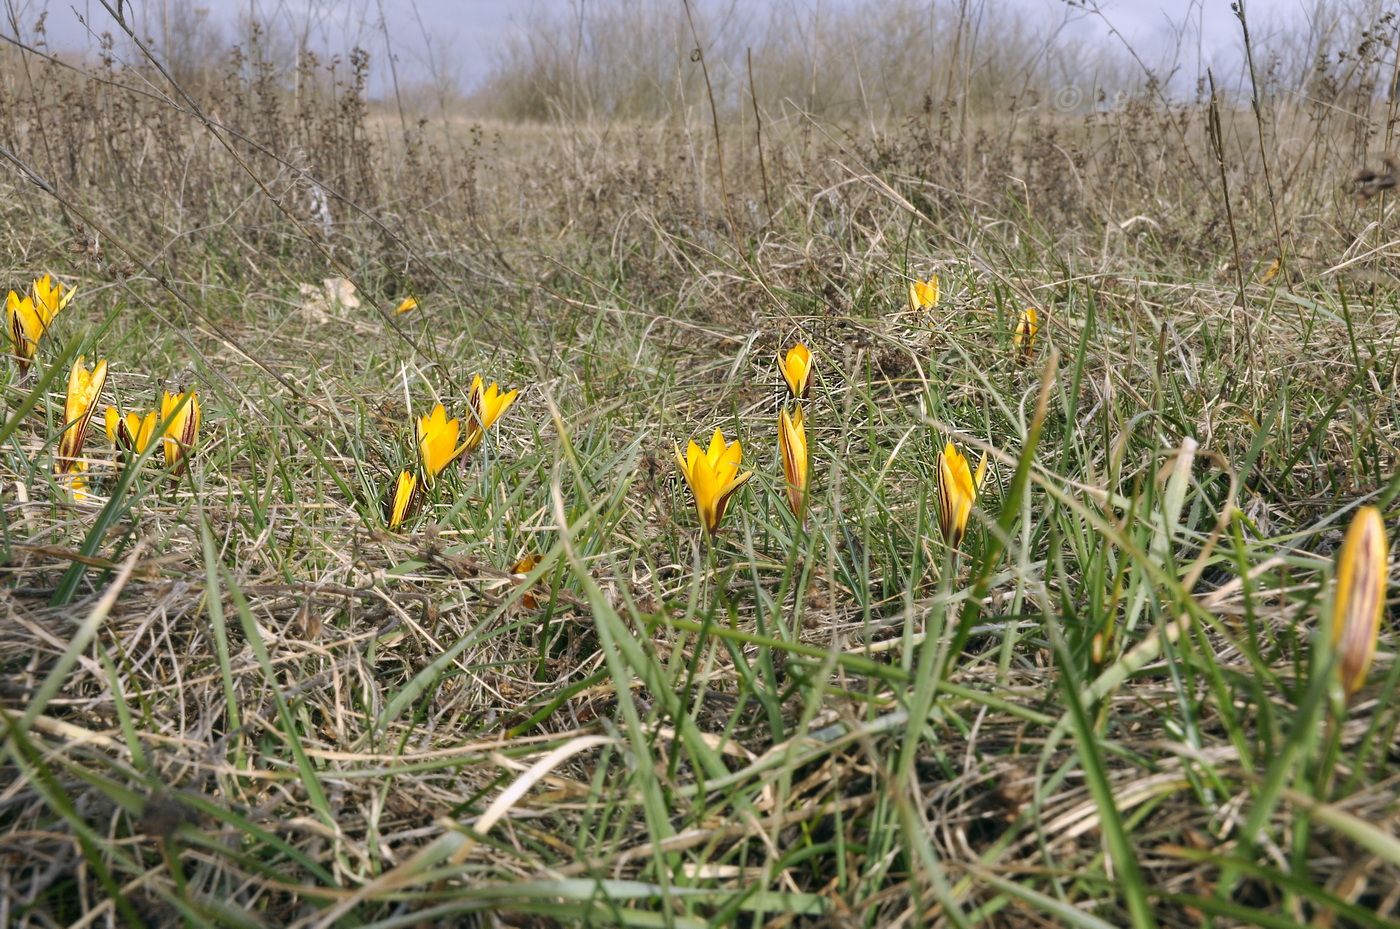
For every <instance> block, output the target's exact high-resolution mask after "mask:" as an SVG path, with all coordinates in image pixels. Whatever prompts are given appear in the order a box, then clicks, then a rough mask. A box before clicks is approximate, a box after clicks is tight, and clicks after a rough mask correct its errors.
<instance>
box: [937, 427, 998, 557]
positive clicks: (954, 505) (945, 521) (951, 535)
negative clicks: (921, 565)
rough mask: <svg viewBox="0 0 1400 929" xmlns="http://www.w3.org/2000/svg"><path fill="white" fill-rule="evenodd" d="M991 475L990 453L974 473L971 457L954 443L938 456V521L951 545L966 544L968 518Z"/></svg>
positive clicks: (947, 445)
mask: <svg viewBox="0 0 1400 929" xmlns="http://www.w3.org/2000/svg"><path fill="white" fill-rule="evenodd" d="M986 477H987V456H986V455H983V456H982V460H981V461H979V462H978V463H977V474H976V475H975V476H974V475H973V473H972V469H971V468H970V467H969V466H968V463H967V457H966V456H964V455H963V453H962V452H960V451H958V448H957V446H956V445H954V444H953V443H952V442H949V443H947V444H946V445H944V446H943V451H942V453H941V454H939V456H938V524H939V526H941V527H942V529H943V538H944V539H945V540H947V542H948V546H949V547H950V548H957V547H958V546H959V545H960V544H962V540H963V536H964V535H965V534H966V533H967V517H968V516H969V514H971V513H972V504H973V503H974V502H975V501H976V500H977V492H978V490H980V489H981V487H982V482H983V481H984V480H986Z"/></svg>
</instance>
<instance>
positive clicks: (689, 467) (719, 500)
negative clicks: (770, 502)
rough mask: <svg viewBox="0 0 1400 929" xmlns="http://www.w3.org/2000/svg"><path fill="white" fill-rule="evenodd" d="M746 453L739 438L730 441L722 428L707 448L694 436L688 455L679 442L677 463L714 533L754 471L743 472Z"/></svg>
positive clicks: (702, 521)
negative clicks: (725, 511) (732, 499)
mask: <svg viewBox="0 0 1400 929" xmlns="http://www.w3.org/2000/svg"><path fill="white" fill-rule="evenodd" d="M743 454H744V453H743V449H742V448H740V446H739V442H738V440H735V441H733V442H726V441H725V440H724V433H723V432H721V431H720V430H718V429H716V430H715V434H714V436H713V437H711V439H710V447H709V449H708V450H706V451H701V450H700V446H699V445H697V444H696V443H695V440H694V439H691V441H690V444H689V445H688V446H687V447H686V453H685V455H684V457H682V455H681V450H680V446H676V463H677V464H679V465H680V468H681V474H682V475H684V477H685V482H686V484H688V485H689V486H690V493H691V496H693V497H694V498H695V512H696V514H697V515H698V516H699V517H700V524H701V525H702V526H704V527H705V531H706V532H708V533H709V534H710V535H714V534H715V533H716V532H718V531H719V524H720V521H721V520H723V519H724V510H725V508H726V507H727V506H728V505H729V500H730V498H732V497H733V496H734V494H735V493H736V492H737V491H738V490H739V488H740V487H742V486H744V482H745V481H747V480H748V479H749V478H751V477H753V472H752V471H745V472H744V473H743V474H740V473H739V465H740V463H741V462H742V460H743Z"/></svg>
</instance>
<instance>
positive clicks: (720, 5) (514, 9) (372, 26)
mask: <svg viewBox="0 0 1400 929" xmlns="http://www.w3.org/2000/svg"><path fill="white" fill-rule="evenodd" d="M109 2H111V3H113V4H114V5H115V3H116V2H117V0H109ZM574 2H577V0H126V5H127V8H128V9H132V10H135V11H136V14H137V16H138V17H139V19H138V20H137V21H138V22H143V23H145V30H146V31H147V33H148V34H151V35H156V34H158V32H159V23H160V22H161V18H162V16H166V17H168V16H171V15H172V13H171V11H172V10H175V9H176V8H178V7H185V8H187V9H196V8H197V9H201V10H205V11H208V13H209V15H211V16H213V17H214V18H216V19H218V20H222V21H223V22H224V23H226V24H227V28H229V31H230V33H231V27H232V24H233V23H234V22H235V21H236V19H237V17H238V16H239V15H240V14H242V13H246V12H248V11H250V10H251V11H254V12H255V13H257V14H259V15H261V16H263V17H275V18H277V19H279V20H281V21H283V22H287V23H294V24H295V28H296V31H297V32H298V33H303V34H305V35H307V36H309V37H310V39H311V44H312V45H313V47H319V48H322V49H325V50H331V51H339V52H344V51H346V50H348V49H349V48H351V47H353V46H355V45H360V46H362V47H364V48H367V49H369V50H370V52H371V53H372V60H373V61H374V62H375V72H374V75H373V80H372V88H371V89H372V92H376V93H378V92H382V91H383V90H384V89H385V88H386V87H387V80H388V71H387V68H385V62H386V61H387V57H386V56H385V31H387V33H388V38H389V43H390V45H391V47H392V49H393V53H394V56H395V65H396V68H397V70H398V77H399V79H400V80H403V81H410V82H411V81H416V80H422V79H424V78H426V77H427V76H428V75H429V74H430V73H433V72H434V70H436V71H437V72H438V73H447V74H449V75H452V76H454V77H455V78H457V80H458V81H459V83H461V84H463V85H466V87H465V88H464V89H468V88H469V87H470V85H471V84H472V83H473V82H475V81H478V80H480V79H481V77H482V76H483V75H485V74H486V73H487V72H488V70H489V68H490V65H491V62H492V60H493V55H494V52H495V50H496V49H497V48H498V47H499V46H500V44H501V42H502V40H503V39H504V38H506V37H507V36H508V35H509V33H510V31H511V30H512V29H518V28H520V26H521V24H522V23H524V22H525V21H527V20H528V19H529V18H530V17H531V15H532V14H535V13H539V12H540V11H549V10H551V9H555V8H560V9H564V10H568V9H570V8H572V7H571V5H572V4H573V3H574ZM584 2H598V0H584ZM675 2H676V3H678V4H679V3H680V2H681V0H675ZM698 2H699V8H700V10H701V12H702V15H705V14H713V13H718V12H722V11H723V10H726V9H731V8H735V7H734V5H735V4H739V5H742V6H741V7H740V8H744V9H750V10H752V9H757V10H759V11H762V9H763V8H764V7H766V6H770V5H771V4H773V3H774V2H781V3H782V7H781V8H783V9H786V8H789V7H792V6H793V5H796V6H798V7H803V6H812V5H821V6H823V7H826V8H831V7H833V6H834V7H838V8H839V7H840V6H842V5H845V4H847V3H850V2H851V0H747V2H746V0H698ZM943 2H949V0H943ZM985 2H987V3H993V4H995V3H998V2H1000V3H1002V4H1005V5H1009V6H1012V7H1017V8H1021V9H1024V10H1025V12H1026V14H1027V15H1028V16H1032V17H1043V18H1044V19H1045V21H1046V22H1047V23H1050V22H1058V21H1059V20H1061V19H1063V18H1065V17H1066V15H1067V13H1068V14H1069V16H1070V18H1071V20H1072V23H1071V25H1070V26H1068V27H1067V28H1068V29H1069V30H1070V34H1071V35H1073V36H1075V37H1077V38H1079V39H1080V40H1081V41H1084V42H1086V43H1093V42H1116V41H1117V40H1115V39H1114V38H1113V37H1112V36H1111V35H1110V33H1109V29H1108V27H1107V26H1106V25H1105V22H1104V20H1105V19H1107V21H1108V23H1110V24H1111V25H1112V26H1113V27H1114V28H1116V29H1117V30H1118V31H1119V32H1121V33H1122V35H1123V37H1124V38H1126V40H1127V41H1128V42H1129V43H1130V44H1131V45H1132V47H1133V48H1134V49H1136V50H1138V51H1139V52H1140V53H1143V54H1144V56H1147V57H1149V58H1150V57H1152V56H1154V55H1156V54H1158V53H1160V52H1161V51H1162V50H1163V49H1164V47H1165V46H1166V45H1167V44H1168V43H1170V42H1172V40H1173V36H1174V34H1175V32H1176V31H1178V30H1182V31H1184V36H1183V37H1184V48H1185V49H1187V51H1186V52H1184V53H1183V60H1182V61H1181V64H1182V65H1183V66H1184V68H1185V69H1187V70H1188V71H1193V72H1194V71H1195V70H1196V68H1197V66H1198V65H1201V64H1211V63H1214V64H1216V65H1217V67H1218V66H1219V65H1220V64H1221V63H1222V62H1225V61H1230V60H1231V59H1235V58H1236V57H1237V55H1236V53H1235V50H1236V49H1237V48H1238V47H1239V26H1238V23H1237V22H1236V20H1235V18H1234V15H1233V14H1232V13H1231V11H1230V3H1229V0H1100V5H1101V8H1102V9H1103V11H1104V13H1105V17H1103V18H1100V17H1097V16H1088V15H1080V14H1075V13H1073V12H1072V11H1070V8H1069V7H1068V6H1067V5H1066V3H1065V2H1064V0H985ZM1311 2H1312V0H1248V7H1247V10H1248V13H1249V16H1250V20H1251V24H1252V27H1253V28H1254V29H1255V30H1256V31H1267V30H1268V29H1270V28H1271V27H1272V26H1273V25H1274V24H1277V23H1279V22H1280V21H1282V20H1284V19H1286V18H1292V19H1297V18H1299V17H1302V16H1303V15H1305V12H1304V11H1305V10H1306V9H1307V8H1308V7H1310V6H1311ZM1344 2H1345V0H1344ZM6 7H7V9H12V10H14V11H15V12H16V13H17V14H18V16H17V19H18V21H19V23H20V29H21V32H22V33H23V34H25V37H26V38H31V37H32V29H33V24H34V23H35V22H36V21H37V20H38V18H39V15H40V14H41V13H42V12H43V11H45V10H47V11H48V17H47V20H46V25H47V29H48V35H49V41H50V44H51V45H53V46H54V47H56V48H60V49H65V50H76V49H80V48H86V47H93V46H94V45H95V42H96V39H95V36H97V35H99V34H100V33H101V32H103V31H104V30H107V29H110V28H111V20H110V15H109V14H108V13H107V12H106V11H105V10H104V9H103V6H102V4H101V3H100V2H99V0H6ZM84 21H86V24H87V25H84ZM381 22H383V23H384V24H385V26H386V27H387V28H386V30H381V28H380V23H381ZM4 28H5V31H6V32H7V33H8V32H10V31H11V29H10V26H9V23H8V22H7V23H6V24H5V26H4ZM1198 49H1199V52H1200V60H1199V61H1198V60H1196V59H1197V50H1198Z"/></svg>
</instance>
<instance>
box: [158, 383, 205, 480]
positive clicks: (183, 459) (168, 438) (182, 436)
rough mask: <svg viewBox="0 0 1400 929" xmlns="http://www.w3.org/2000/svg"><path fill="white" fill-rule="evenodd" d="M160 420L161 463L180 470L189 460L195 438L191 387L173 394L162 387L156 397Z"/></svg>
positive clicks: (197, 417)
mask: <svg viewBox="0 0 1400 929" xmlns="http://www.w3.org/2000/svg"><path fill="white" fill-rule="evenodd" d="M186 397H189V399H188V400H186V399H185V398H186ZM160 421H161V422H162V423H164V424H165V430H164V432H163V433H162V436H161V440H162V445H161V452H162V453H163V454H164V455H165V466H166V467H167V468H172V469H173V473H175V474H180V473H182V472H183V471H184V469H185V467H186V466H187V465H188V464H189V459H190V455H191V454H193V452H194V444H195V441H196V440H197V439H198V438H199V421H200V415H199V397H198V396H197V395H196V394H195V392H194V391H193V390H191V391H189V392H188V393H177V394H172V393H171V392H170V391H168V390H167V391H165V392H164V393H163V395H162V397H161V401H160Z"/></svg>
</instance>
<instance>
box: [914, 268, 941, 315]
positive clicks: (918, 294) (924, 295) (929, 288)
mask: <svg viewBox="0 0 1400 929" xmlns="http://www.w3.org/2000/svg"><path fill="white" fill-rule="evenodd" d="M936 306H938V275H937V274H933V275H930V276H929V279H928V280H926V281H918V280H914V281H910V282H909V309H911V310H913V311H914V312H918V311H919V310H931V309H933V308H934V307H936Z"/></svg>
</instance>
